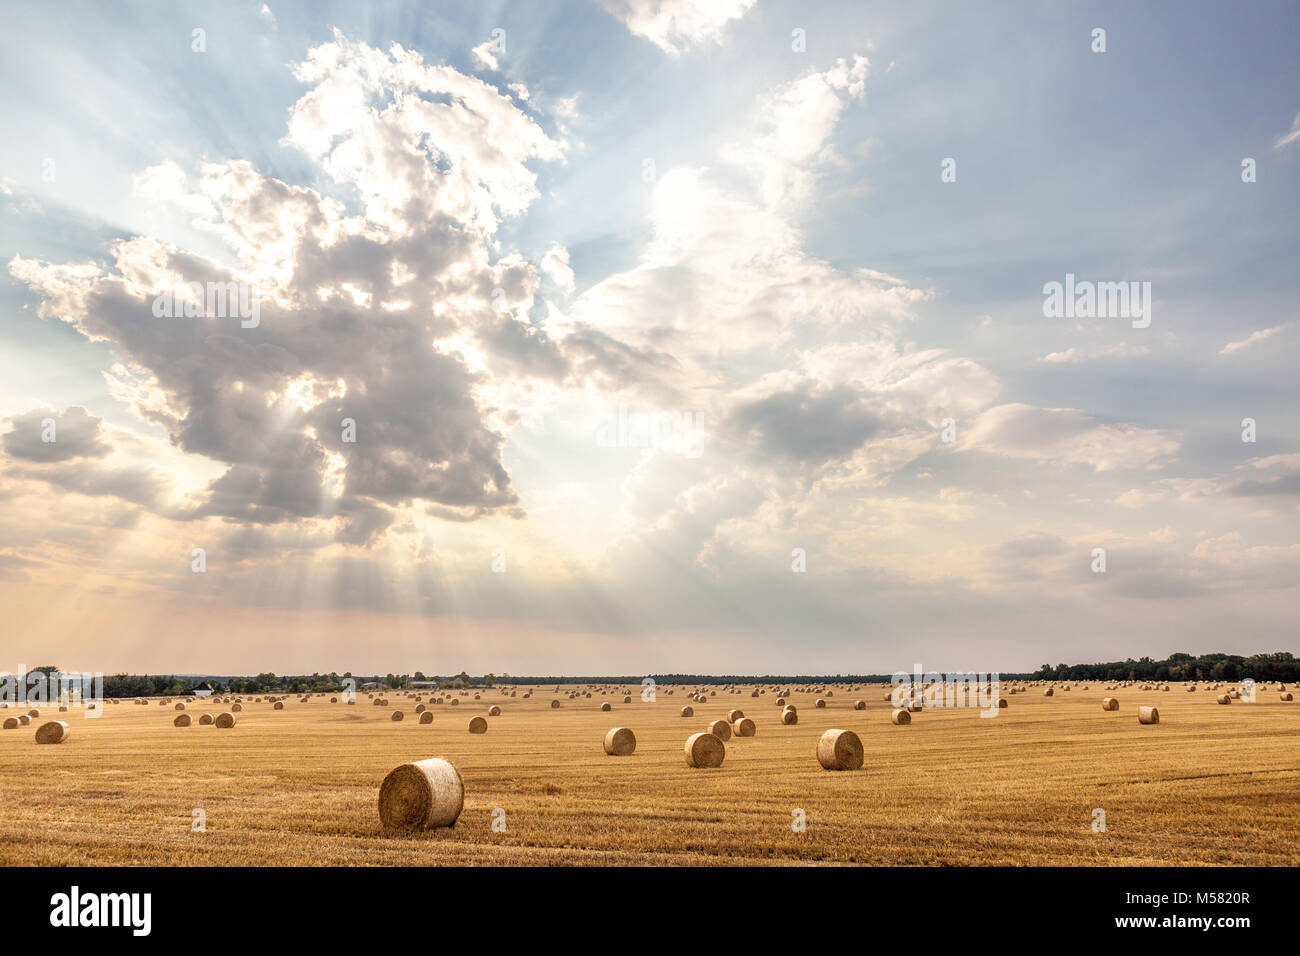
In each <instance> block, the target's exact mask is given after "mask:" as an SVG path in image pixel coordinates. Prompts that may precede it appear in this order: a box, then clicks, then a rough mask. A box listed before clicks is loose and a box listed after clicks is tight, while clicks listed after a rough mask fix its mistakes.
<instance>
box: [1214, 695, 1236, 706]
mask: <svg viewBox="0 0 1300 956" xmlns="http://www.w3.org/2000/svg"><path fill="white" fill-rule="evenodd" d="M1214 700H1215V703H1219V704H1231V703H1232V698H1231V697H1230V696H1229V695H1227V694H1220V695H1219V696H1218V697H1216V698H1214Z"/></svg>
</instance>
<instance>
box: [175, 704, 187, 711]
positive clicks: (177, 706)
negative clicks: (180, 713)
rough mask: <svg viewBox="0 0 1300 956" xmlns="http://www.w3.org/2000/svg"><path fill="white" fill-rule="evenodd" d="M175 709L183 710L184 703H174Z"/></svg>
mask: <svg viewBox="0 0 1300 956" xmlns="http://www.w3.org/2000/svg"><path fill="white" fill-rule="evenodd" d="M176 709H177V710H184V709H185V705H184V704H177V705H176Z"/></svg>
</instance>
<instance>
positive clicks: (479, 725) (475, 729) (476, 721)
mask: <svg viewBox="0 0 1300 956" xmlns="http://www.w3.org/2000/svg"><path fill="white" fill-rule="evenodd" d="M469 732H470V733H471V734H485V733H487V719H486V718H483V717H471V718H470V721H469Z"/></svg>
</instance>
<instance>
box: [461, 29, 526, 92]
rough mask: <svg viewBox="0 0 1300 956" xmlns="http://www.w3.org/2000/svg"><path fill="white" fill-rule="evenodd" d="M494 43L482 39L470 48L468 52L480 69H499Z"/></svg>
mask: <svg viewBox="0 0 1300 956" xmlns="http://www.w3.org/2000/svg"><path fill="white" fill-rule="evenodd" d="M494 45H495V44H494V41H492V40H484V41H483V42H482V43H480V44H479V45H478V46H476V47H474V48H473V49H472V50H470V53H471V54H473V56H474V63H475V65H476V66H478V67H480V68H481V69H485V70H492V71H493V72H496V71H497V70H499V69H501V63H500V61H499V60H497V58H496V54H495V53H493V52H492V48H493V46H494ZM526 93H527V91H526V90H525V94H526ZM523 99H525V100H527V99H528V97H527V95H525V96H524V97H523Z"/></svg>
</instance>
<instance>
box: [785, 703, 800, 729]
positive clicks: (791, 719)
mask: <svg viewBox="0 0 1300 956" xmlns="http://www.w3.org/2000/svg"><path fill="white" fill-rule="evenodd" d="M781 723H783V724H785V725H786V726H787V727H793V726H794V725H795V724H797V723H799V712H798V711H796V710H792V709H791V708H789V707H787V708H786V709H785V710H783V711H781Z"/></svg>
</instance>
